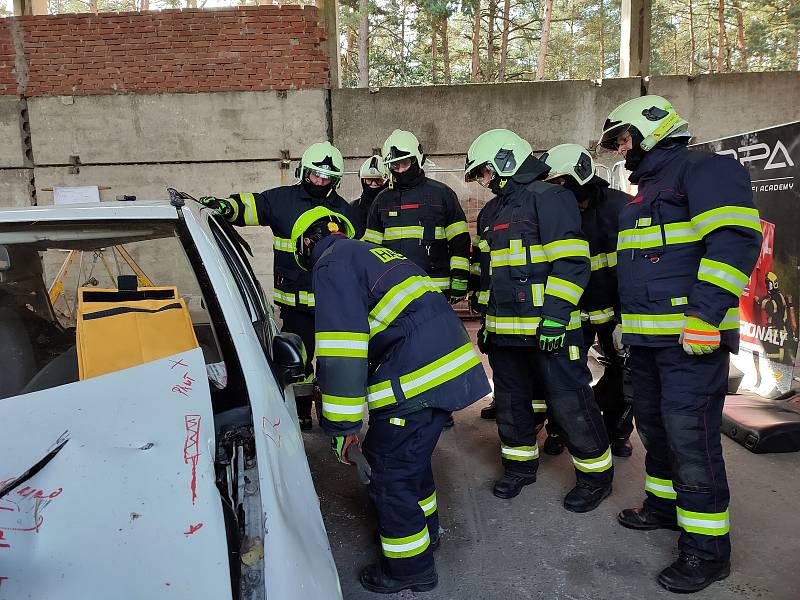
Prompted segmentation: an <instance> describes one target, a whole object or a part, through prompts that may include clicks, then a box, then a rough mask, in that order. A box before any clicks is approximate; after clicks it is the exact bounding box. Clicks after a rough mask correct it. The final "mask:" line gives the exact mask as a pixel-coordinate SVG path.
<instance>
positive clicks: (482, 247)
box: [478, 240, 491, 252]
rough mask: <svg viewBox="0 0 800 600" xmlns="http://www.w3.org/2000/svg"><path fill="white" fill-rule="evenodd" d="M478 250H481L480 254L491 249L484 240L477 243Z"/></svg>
mask: <svg viewBox="0 0 800 600" xmlns="http://www.w3.org/2000/svg"><path fill="white" fill-rule="evenodd" d="M478 248H479V249H480V250H481V252H489V251H491V248H490V246H489V242H487V241H486V240H481V241H479V242H478Z"/></svg>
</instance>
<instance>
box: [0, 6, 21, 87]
mask: <svg viewBox="0 0 800 600" xmlns="http://www.w3.org/2000/svg"><path fill="white" fill-rule="evenodd" d="M15 61H16V54H15V53H14V40H13V39H12V37H11V30H10V29H9V27H8V20H7V19H0V94H16V93H17V78H16V75H15V72H14V63H15Z"/></svg>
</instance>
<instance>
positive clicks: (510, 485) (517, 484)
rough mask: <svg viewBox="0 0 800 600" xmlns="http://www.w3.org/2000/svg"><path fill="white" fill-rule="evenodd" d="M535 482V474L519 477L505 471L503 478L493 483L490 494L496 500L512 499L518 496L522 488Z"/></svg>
mask: <svg viewBox="0 0 800 600" xmlns="http://www.w3.org/2000/svg"><path fill="white" fill-rule="evenodd" d="M535 481H536V473H533V474H531V475H519V474H517V473H511V472H509V471H506V472H505V473H503V476H502V477H501V478H500V479H498V480H497V481H495V482H494V489H493V490H492V493H493V494H494V495H495V496H497V497H498V498H505V499H507V498H513V497H514V496H519V493H520V492H521V491H522V488H523V487H525V486H526V485H530V484H532V483H533V482H535Z"/></svg>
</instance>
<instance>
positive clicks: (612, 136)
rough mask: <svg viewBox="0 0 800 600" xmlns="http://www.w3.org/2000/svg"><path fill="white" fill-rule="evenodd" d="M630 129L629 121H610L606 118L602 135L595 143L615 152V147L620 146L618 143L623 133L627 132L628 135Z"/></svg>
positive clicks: (620, 141) (623, 135)
mask: <svg viewBox="0 0 800 600" xmlns="http://www.w3.org/2000/svg"><path fill="white" fill-rule="evenodd" d="M630 129H631V124H630V123H621V122H619V121H611V120H610V119H606V122H605V125H604V126H603V136H602V137H601V138H600V141H599V142H598V143H597V145H598V146H599V147H601V148H605V149H606V150H611V151H612V152H616V150H617V148H619V146H620V143H622V138H624V137H625V134H626V133H627V134H629V135H630Z"/></svg>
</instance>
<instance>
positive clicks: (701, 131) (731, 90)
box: [647, 71, 800, 142]
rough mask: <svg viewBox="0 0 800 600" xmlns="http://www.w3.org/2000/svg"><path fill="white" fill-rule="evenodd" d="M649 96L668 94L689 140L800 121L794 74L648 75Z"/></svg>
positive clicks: (798, 78)
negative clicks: (691, 136) (685, 124)
mask: <svg viewBox="0 0 800 600" xmlns="http://www.w3.org/2000/svg"><path fill="white" fill-rule="evenodd" d="M647 90H648V92H649V93H651V94H659V95H661V96H665V97H667V98H669V99H670V100H671V101H672V103H673V105H674V106H675V108H676V109H677V110H678V112H679V113H680V115H681V116H683V117H684V118H685V119H686V120H688V121H689V129H690V131H691V132H692V133H693V134H694V139H695V141H698V142H705V141H709V140H714V139H718V138H721V137H726V136H729V135H735V134H737V133H745V132H747V131H753V130H755V129H761V128H764V127H770V126H772V125H780V124H782V123H789V122H791V121H797V120H798V119H800V100H798V99H799V98H800V72H797V71H787V72H775V73H726V74H721V75H698V76H696V77H685V76H674V77H651V78H650V81H649V83H648V84H647Z"/></svg>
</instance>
